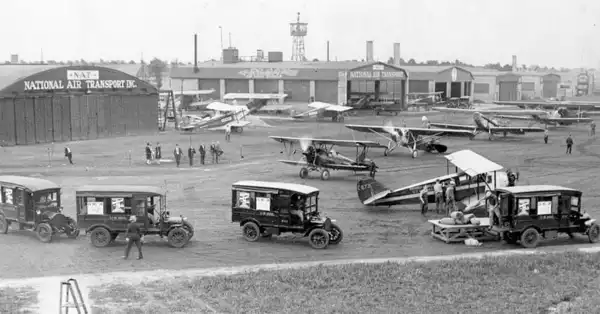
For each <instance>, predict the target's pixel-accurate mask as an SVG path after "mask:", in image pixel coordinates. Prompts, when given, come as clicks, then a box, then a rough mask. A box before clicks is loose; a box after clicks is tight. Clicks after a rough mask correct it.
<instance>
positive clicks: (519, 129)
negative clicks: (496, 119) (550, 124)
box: [490, 126, 545, 134]
mask: <svg viewBox="0 0 600 314" xmlns="http://www.w3.org/2000/svg"><path fill="white" fill-rule="evenodd" d="M490 130H491V131H492V133H494V134H496V133H504V132H506V133H512V134H525V133H541V132H544V131H545V130H544V129H542V128H536V127H526V126H525V127H523V126H494V127H491V128H490Z"/></svg>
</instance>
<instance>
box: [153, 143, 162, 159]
mask: <svg viewBox="0 0 600 314" xmlns="http://www.w3.org/2000/svg"><path fill="white" fill-rule="evenodd" d="M154 158H156V160H160V159H161V158H162V148H161V147H160V143H159V142H156V147H154Z"/></svg>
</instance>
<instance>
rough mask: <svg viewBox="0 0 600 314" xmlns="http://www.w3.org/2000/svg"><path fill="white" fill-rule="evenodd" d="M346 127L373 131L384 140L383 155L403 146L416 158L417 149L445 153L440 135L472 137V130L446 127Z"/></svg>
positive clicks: (366, 131)
mask: <svg viewBox="0 0 600 314" xmlns="http://www.w3.org/2000/svg"><path fill="white" fill-rule="evenodd" d="M346 127H347V128H349V129H351V130H355V131H358V132H365V133H374V134H376V135H378V136H380V137H382V138H384V139H386V140H388V146H387V148H386V149H385V151H384V152H383V154H384V155H385V156H387V155H388V154H389V153H391V152H392V151H394V149H396V147H398V146H403V147H406V148H408V150H409V151H410V153H411V156H412V158H416V157H417V155H418V151H419V150H422V151H426V152H428V153H433V152H438V153H445V152H446V151H447V150H448V146H446V145H442V144H441V143H440V142H439V138H440V137H442V136H453V137H458V136H460V137H473V136H474V135H473V132H469V131H463V130H448V129H428V128H406V127H402V128H396V127H393V126H392V125H387V126H386V125H384V126H375V125H354V124H346Z"/></svg>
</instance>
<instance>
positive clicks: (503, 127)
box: [429, 107, 545, 141]
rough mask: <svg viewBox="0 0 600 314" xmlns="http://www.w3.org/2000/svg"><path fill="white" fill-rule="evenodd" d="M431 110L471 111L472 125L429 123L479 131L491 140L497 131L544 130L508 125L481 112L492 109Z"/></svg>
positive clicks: (436, 108) (455, 128)
mask: <svg viewBox="0 0 600 314" xmlns="http://www.w3.org/2000/svg"><path fill="white" fill-rule="evenodd" d="M433 110H436V111H441V112H453V113H473V122H474V124H473V125H464V124H451V123H435V122H432V123H429V125H430V126H432V127H438V128H444V129H453V130H468V131H471V132H472V133H473V135H474V136H476V135H478V134H480V133H484V132H485V133H487V134H488V136H489V137H488V139H489V140H490V141H491V140H493V139H494V135H495V134H498V133H502V134H504V136H505V137H506V135H507V134H508V133H511V134H519V135H521V134H525V133H528V132H544V131H545V130H544V129H542V128H536V127H521V126H510V125H509V123H507V122H505V121H500V120H498V119H493V118H489V117H486V116H485V115H483V113H482V112H485V113H494V112H497V111H493V110H473V109H456V108H442V107H434V108H433ZM522 112H523V113H524V114H528V113H529V114H531V113H539V110H522Z"/></svg>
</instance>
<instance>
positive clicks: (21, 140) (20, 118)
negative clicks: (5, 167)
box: [15, 98, 27, 145]
mask: <svg viewBox="0 0 600 314" xmlns="http://www.w3.org/2000/svg"><path fill="white" fill-rule="evenodd" d="M15 124H16V136H17V141H16V142H17V145H27V121H26V116H25V99H23V98H18V99H15Z"/></svg>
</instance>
